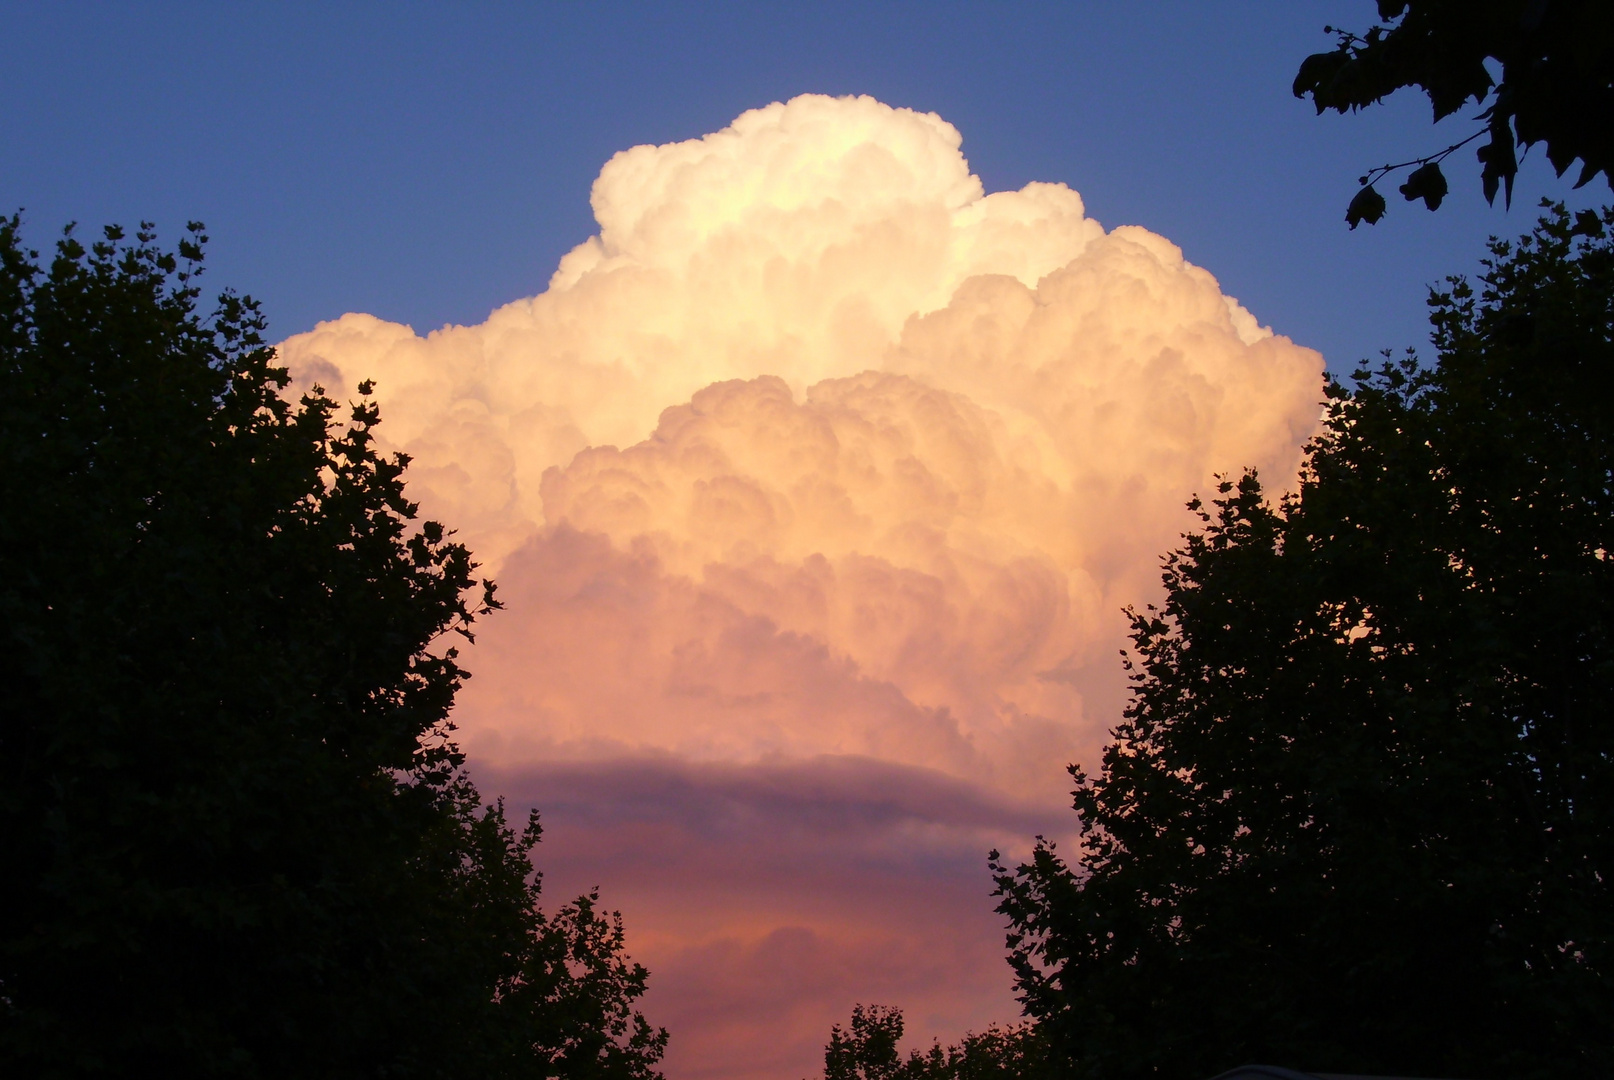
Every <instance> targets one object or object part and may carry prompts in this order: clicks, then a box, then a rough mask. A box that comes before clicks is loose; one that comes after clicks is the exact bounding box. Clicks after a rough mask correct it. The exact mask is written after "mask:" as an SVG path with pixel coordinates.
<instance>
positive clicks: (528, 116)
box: [0, 0, 1607, 371]
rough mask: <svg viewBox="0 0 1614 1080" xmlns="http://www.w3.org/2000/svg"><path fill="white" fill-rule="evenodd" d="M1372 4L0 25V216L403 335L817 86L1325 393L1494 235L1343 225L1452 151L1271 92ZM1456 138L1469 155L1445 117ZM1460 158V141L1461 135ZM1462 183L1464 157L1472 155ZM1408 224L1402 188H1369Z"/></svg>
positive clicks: (1531, 195) (532, 286) (527, 276)
mask: <svg viewBox="0 0 1614 1080" xmlns="http://www.w3.org/2000/svg"><path fill="white" fill-rule="evenodd" d="M1371 15H1372V5H1371V4H1369V3H1365V2H1360V0H1355V2H1327V3H1265V4H1256V3H1216V4H1204V3H1200V4H1189V3H1155V4H1127V5H1119V4H1086V3H1063V4H1040V3H1023V4H1012V3H931V4H903V3H890V4H880V5H868V4H842V3H815V4H796V5H790V4H723V3H708V4H700V5H675V4H651V3H642V4H609V3H595V4H587V5H584V4H543V3H534V4H453V5H447V4H445V5H424V4H387V5H379V4H377V5H366V4H359V3H347V4H340V5H292V4H283V5H270V4H256V5H245V4H208V5H201V4H143V5H138V6H135V5H128V6H113V5H100V4H71V3H62V4H51V5H34V4H29V5H23V4H7V5H5V6H4V7H3V8H0V24H3V26H4V29H5V35H4V36H5V39H6V40H7V42H8V48H7V50H6V52H7V58H6V63H5V64H4V65H3V66H0V94H3V96H4V100H5V101H6V103H7V105H6V108H5V109H3V110H0V145H3V146H4V147H5V152H4V154H3V156H0V207H3V208H6V209H8V210H9V209H13V208H22V209H23V210H24V213H25V217H26V219H27V221H28V226H29V235H30V236H31V238H32V239H34V240H35V241H36V243H45V242H47V241H48V240H49V238H50V236H51V234H52V233H53V232H54V231H55V229H56V228H58V227H59V226H60V225H61V224H62V223H63V222H65V221H68V220H78V221H80V222H83V223H85V224H86V225H97V224H99V223H102V222H106V221H120V222H124V223H133V222H135V221H137V220H139V219H141V218H148V219H152V220H155V221H156V222H157V223H158V225H159V228H160V229H161V230H163V232H164V233H165V234H166V235H168V236H170V237H172V236H173V235H175V233H176V232H177V229H178V227H179V226H180V225H182V224H183V222H184V221H185V220H186V219H189V218H199V219H201V220H203V221H205V222H206V223H207V225H208V227H209V231H210V234H211V235H212V237H213V242H212V245H211V249H212V256H211V265H212V269H211V281H212V283H213V284H214V285H216V286H223V285H226V284H228V285H231V286H233V287H235V288H237V289H239V290H241V291H246V292H250V293H252V294H254V295H256V296H258V297H259V298H260V299H262V300H263V301H264V303H265V307H266V310H267V312H268V314H269V317H270V320H271V328H272V331H273V333H274V335H275V336H276V337H280V336H283V335H287V334H291V333H295V332H298V331H302V330H305V329H308V328H310V327H311V326H312V325H313V324H314V323H315V322H316V321H318V320H320V319H326V318H332V317H335V316H337V315H340V314H342V313H343V312H345V311H352V310H357V311H367V312H371V313H374V314H377V315H380V316H383V317H385V318H388V319H393V320H398V321H403V322H407V323H409V324H411V325H413V326H414V327H415V328H416V329H417V330H421V331H424V330H426V329H429V328H432V327H435V326H439V325H441V324H443V323H445V322H460V323H465V322H475V321H480V320H481V319H482V318H483V317H484V316H485V315H486V314H487V312H488V311H489V310H490V309H492V308H493V307H495V306H497V305H499V304H502V303H505V302H507V301H509V300H512V299H515V298H518V297H521V296H528V295H532V294H534V293H535V292H538V291H540V290H541V289H542V288H543V287H544V284H545V282H546V281H547V279H548V276H549V274H550V272H551V271H552V270H553V269H554V266H555V264H556V261H557V260H558V259H559V257H560V255H561V254H563V253H564V252H565V251H566V250H568V249H569V248H570V247H571V246H572V245H574V244H576V243H577V242H579V241H581V240H582V239H584V238H585V237H586V236H587V235H589V234H590V233H591V232H592V231H593V229H592V218H591V215H590V212H589V208H588V190H589V185H590V183H591V181H592V180H593V178H594V176H595V174H596V173H597V171H598V169H599V167H600V165H601V164H602V163H603V162H604V161H605V160H606V159H607V158H608V157H609V156H610V155H611V154H612V153H614V152H615V151H617V150H620V149H624V148H626V147H628V146H632V145H634V144H637V143H644V142H667V141H671V140H677V139H686V138H691V137H695V136H698V135H701V134H703V133H706V132H710V131H715V130H717V129H719V128H721V127H722V126H724V125H725V124H727V123H728V122H729V121H730V120H731V119H732V118H733V117H734V116H736V115H737V114H739V113H740V112H741V111H743V110H745V109H747V108H751V107H754V106H757V105H762V104H766V103H767V102H769V101H773V100H782V99H786V98H789V97H790V96H792V95H795V94H798V93H802V92H807V91H816V92H823V93H831V94H847V93H867V94H872V95H874V96H875V97H877V98H880V99H881V100H883V101H886V102H888V103H890V104H893V105H905V106H910V107H913V108H916V109H922V110H932V111H935V112H938V113H939V114H940V115H941V116H943V117H944V118H945V119H947V120H949V121H951V122H952V123H953V124H954V125H956V126H957V127H958V128H959V129H960V130H961V131H962V132H963V135H964V151H965V153H966V154H967V155H968V157H969V159H970V161H971V164H972V166H973V168H974V169H975V171H976V172H977V173H978V174H979V175H980V176H981V178H982V179H983V181H984V182H985V184H986V187H987V189H988V190H989V191H990V190H1001V189H1005V188H1017V187H1019V186H1021V185H1022V184H1024V183H1026V182H1027V181H1030V180H1059V181H1064V182H1066V183H1068V184H1070V185H1071V186H1072V187H1074V188H1076V189H1077V190H1078V191H1080V192H1081V194H1082V195H1083V197H1084V199H1085V200H1086V203H1087V206H1088V212H1089V214H1090V215H1092V216H1094V217H1096V218H1097V219H1098V220H1100V221H1101V222H1103V223H1104V224H1105V226H1106V227H1111V226H1114V225H1119V224H1127V223H1132V224H1141V225H1145V226H1147V227H1148V228H1150V229H1152V230H1155V231H1157V232H1160V233H1162V234H1164V235H1165V236H1167V237H1169V238H1171V239H1172V240H1173V241H1175V242H1176V243H1178V244H1180V245H1181V246H1182V247H1183V248H1184V250H1185V252H1186V253H1187V255H1188V257H1189V258H1190V259H1191V260H1193V261H1195V262H1197V263H1199V264H1200V265H1202V266H1205V267H1206V268H1208V269H1209V270H1211V271H1212V272H1213V273H1214V274H1216V275H1217V277H1218V278H1219V279H1220V280H1221V281H1222V283H1223V288H1224V290H1225V291H1227V292H1228V293H1230V294H1232V295H1234V296H1237V297H1239V299H1240V300H1241V301H1243V302H1244V303H1245V305H1246V306H1248V307H1249V308H1250V309H1251V310H1252V311H1253V312H1254V313H1255V314H1256V315H1257V317H1258V318H1260V319H1261V320H1262V321H1264V322H1269V323H1271V324H1272V325H1273V326H1274V327H1275V328H1276V329H1277V330H1278V331H1279V332H1281V333H1286V334H1289V335H1290V336H1292V337H1294V338H1295V339H1296V340H1297V341H1299V342H1301V343H1303V344H1308V345H1312V346H1314V347H1317V348H1319V349H1321V350H1322V351H1323V352H1324V354H1325V356H1326V357H1327V358H1328V361H1329V364H1330V367H1331V368H1333V369H1335V370H1336V371H1338V370H1348V369H1349V367H1350V365H1351V363H1352V362H1353V361H1354V360H1355V359H1357V358H1359V357H1362V356H1367V355H1372V354H1373V353H1376V352H1377V350H1379V349H1381V348H1385V347H1394V348H1400V347H1403V346H1405V345H1408V344H1418V343H1421V342H1422V341H1423V338H1424V303H1423V299H1424V289H1425V286H1426V285H1427V284H1429V283H1431V282H1434V281H1437V280H1439V278H1440V277H1441V276H1442V275H1444V274H1446V273H1450V272H1455V271H1460V270H1466V269H1472V268H1473V266H1474V265H1475V262H1476V260H1477V258H1478V257H1479V256H1480V255H1481V254H1482V245H1483V240H1484V238H1485V236H1486V235H1487V234H1488V233H1493V232H1495V233H1502V234H1504V235H1506V234H1513V233H1517V232H1519V231H1522V230H1524V229H1525V228H1526V227H1527V226H1528V225H1529V222H1530V220H1531V213H1530V212H1531V208H1532V207H1533V205H1534V203H1535V201H1536V199H1537V198H1538V197H1539V196H1540V194H1542V193H1543V192H1549V193H1554V194H1556V195H1558V196H1560V197H1563V196H1569V197H1570V199H1571V201H1572V202H1573V203H1574V204H1576V205H1585V204H1590V203H1591V202H1592V201H1594V200H1596V199H1599V198H1603V197H1606V195H1607V192H1606V190H1604V189H1603V188H1602V186H1601V182H1600V181H1599V182H1598V186H1597V187H1595V188H1592V189H1588V192H1583V193H1578V194H1577V193H1570V192H1569V189H1568V185H1567V184H1562V183H1559V182H1557V181H1555V180H1554V179H1553V178H1552V176H1551V174H1550V171H1548V170H1547V169H1546V168H1545V166H1544V162H1542V160H1541V159H1540V157H1539V155H1537V156H1536V158H1535V160H1533V161H1527V165H1526V169H1525V173H1524V175H1523V177H1522V182H1521V184H1520V190H1519V197H1518V198H1517V199H1516V200H1515V205H1514V209H1513V211H1512V212H1511V213H1504V212H1503V211H1502V209H1501V208H1500V206H1498V207H1497V208H1491V207H1487V206H1486V204H1485V203H1484V201H1483V199H1482V198H1481V197H1480V194H1479V191H1478V181H1477V176H1476V174H1475V171H1474V169H1473V167H1472V166H1471V164H1469V163H1467V162H1466V161H1465V162H1464V163H1462V164H1460V165H1459V167H1458V168H1456V169H1454V170H1449V171H1451V172H1452V173H1453V174H1454V176H1453V187H1454V192H1453V195H1452V197H1451V198H1450V199H1449V200H1448V204H1447V207H1446V208H1445V209H1443V210H1442V211H1440V212H1439V213H1437V214H1430V213H1428V212H1427V211H1425V210H1424V209H1423V208H1422V207H1421V206H1416V205H1411V204H1404V203H1401V202H1399V200H1398V199H1397V200H1396V201H1394V202H1392V205H1391V212H1390V215H1389V216H1388V217H1387V218H1386V220H1385V221H1384V222H1383V223H1381V224H1380V225H1379V226H1378V227H1376V228H1362V229H1358V230H1357V231H1356V232H1354V233H1353V232H1349V231H1347V230H1346V228H1345V226H1344V224H1343V221H1342V215H1343V211H1344V206H1345V203H1346V202H1347V201H1348V199H1349V197H1350V195H1351V193H1352V190H1353V188H1354V183H1353V180H1354V177H1355V176H1357V175H1358V174H1359V173H1360V172H1362V171H1364V170H1365V168H1366V167H1368V166H1371V165H1376V164H1379V163H1382V162H1383V161H1385V160H1387V159H1394V160H1404V159H1405V158H1406V157H1410V156H1413V155H1415V154H1417V153H1420V152H1427V151H1429V150H1431V149H1436V148H1438V146H1440V145H1443V143H1442V142H1441V139H1442V137H1443V136H1444V135H1445V134H1446V132H1445V131H1441V130H1436V129H1432V128H1431V127H1430V126H1429V123H1428V106H1427V104H1426V103H1425V102H1424V101H1423V100H1422V99H1421V98H1413V97H1411V96H1409V95H1406V94H1403V95H1402V98H1403V100H1397V101H1395V102H1394V103H1392V104H1391V105H1389V106H1387V107H1382V108H1379V109H1376V110H1372V111H1370V112H1368V113H1365V114H1362V115H1359V116H1355V117H1337V116H1327V117H1322V118H1318V117H1316V116H1315V115H1314V114H1313V112H1312V110H1311V108H1310V106H1309V105H1307V104H1306V103H1304V102H1301V101H1297V100H1295V99H1294V98H1293V97H1292V96H1291V95H1290V93H1289V82H1290V80H1291V78H1292V76H1293V72H1294V69H1295V67H1296V66H1297V65H1298V63H1299V61H1300V60H1301V59H1302V58H1303V57H1304V56H1305V55H1306V54H1307V53H1308V52H1311V51H1315V50H1318V49H1321V48H1324V47H1326V46H1327V45H1328V38H1327V37H1326V36H1325V35H1324V34H1323V33H1322V27H1323V25H1324V24H1325V23H1330V22H1334V23H1343V24H1345V25H1349V26H1363V25H1366V23H1367V21H1368V20H1369V19H1370V17H1371ZM1443 127H1446V128H1450V129H1451V130H1453V131H1455V130H1456V124H1455V123H1453V122H1448V124H1446V125H1443ZM1465 133H1466V132H1465ZM1462 153H1463V154H1465V155H1466V153H1467V151H1463V152H1462ZM1388 194H1390V196H1391V198H1392V199H1396V197H1395V195H1394V193H1393V192H1388Z"/></svg>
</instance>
